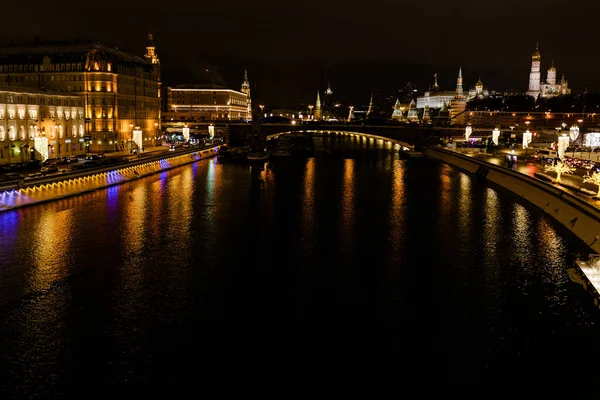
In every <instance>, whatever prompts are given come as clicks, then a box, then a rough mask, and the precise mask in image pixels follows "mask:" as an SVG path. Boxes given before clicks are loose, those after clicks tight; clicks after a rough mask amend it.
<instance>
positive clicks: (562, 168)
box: [544, 161, 575, 182]
mask: <svg viewBox="0 0 600 400" xmlns="http://www.w3.org/2000/svg"><path fill="white" fill-rule="evenodd" d="M544 171H546V172H548V171H549V172H556V182H561V180H560V176H561V175H562V174H572V173H573V171H575V168H573V167H569V166H568V165H567V164H565V163H564V162H562V161H558V162H557V163H556V164H554V165H546V166H545V167H544Z"/></svg>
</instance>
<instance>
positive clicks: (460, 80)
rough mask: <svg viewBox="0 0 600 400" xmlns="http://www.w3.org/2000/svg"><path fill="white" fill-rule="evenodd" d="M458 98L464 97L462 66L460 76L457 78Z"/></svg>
mask: <svg viewBox="0 0 600 400" xmlns="http://www.w3.org/2000/svg"><path fill="white" fill-rule="evenodd" d="M455 97H456V98H462V97H464V94H463V78H462V67H459V68H458V78H456V96H455Z"/></svg>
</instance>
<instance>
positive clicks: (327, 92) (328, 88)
mask: <svg viewBox="0 0 600 400" xmlns="http://www.w3.org/2000/svg"><path fill="white" fill-rule="evenodd" d="M325 94H326V95H327V96H331V95H332V94H333V90H331V82H329V83H327V90H326V91H325Z"/></svg>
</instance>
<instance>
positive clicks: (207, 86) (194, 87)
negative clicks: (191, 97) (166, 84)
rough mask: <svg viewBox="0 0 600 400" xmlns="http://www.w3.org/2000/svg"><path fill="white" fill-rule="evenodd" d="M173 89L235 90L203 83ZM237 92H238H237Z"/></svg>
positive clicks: (178, 86)
mask: <svg viewBox="0 0 600 400" xmlns="http://www.w3.org/2000/svg"><path fill="white" fill-rule="evenodd" d="M172 89H198V90H200V89H227V90H233V89H229V88H226V87H225V86H221V85H216V84H214V83H202V84H191V83H190V84H185V85H177V86H174V87H173V88H172ZM236 92H237V90H236Z"/></svg>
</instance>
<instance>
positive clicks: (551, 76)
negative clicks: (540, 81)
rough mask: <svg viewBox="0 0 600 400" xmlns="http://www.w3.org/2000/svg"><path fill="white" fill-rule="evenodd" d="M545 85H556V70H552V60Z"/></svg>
mask: <svg viewBox="0 0 600 400" xmlns="http://www.w3.org/2000/svg"><path fill="white" fill-rule="evenodd" d="M546 83H548V84H550V85H556V68H554V60H552V65H550V68H548V74H547V75H546Z"/></svg>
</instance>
